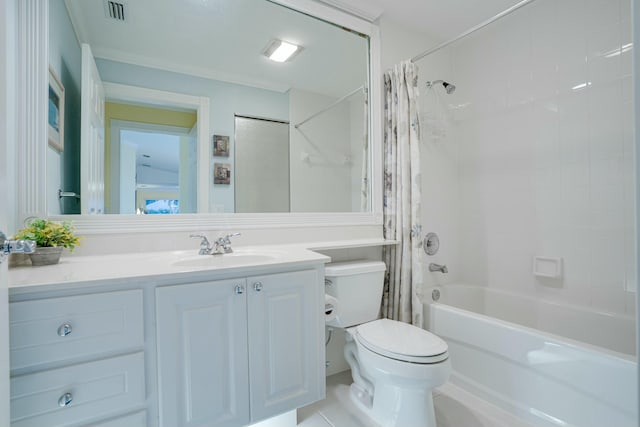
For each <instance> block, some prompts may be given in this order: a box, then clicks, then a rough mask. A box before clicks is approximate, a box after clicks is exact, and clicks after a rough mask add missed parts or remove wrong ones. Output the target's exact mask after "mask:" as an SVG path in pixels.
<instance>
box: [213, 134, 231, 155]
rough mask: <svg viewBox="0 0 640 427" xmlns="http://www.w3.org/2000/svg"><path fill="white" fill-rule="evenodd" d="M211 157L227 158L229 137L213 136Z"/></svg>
mask: <svg viewBox="0 0 640 427" xmlns="http://www.w3.org/2000/svg"><path fill="white" fill-rule="evenodd" d="M213 155H214V156H216V157H229V136H227V135H213Z"/></svg>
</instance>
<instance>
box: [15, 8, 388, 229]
mask: <svg viewBox="0 0 640 427" xmlns="http://www.w3.org/2000/svg"><path fill="white" fill-rule="evenodd" d="M40 19H42V18H40ZM46 19H47V24H48V37H46V38H45V39H44V40H45V41H46V44H47V46H46V48H44V49H41V51H42V52H47V56H48V65H49V67H48V68H49V69H48V70H47V71H48V74H49V81H50V85H49V86H50V87H49V90H48V97H49V101H48V103H47V112H46V114H47V116H48V126H49V132H50V133H51V129H52V128H53V130H54V131H55V132H54V136H55V137H57V138H58V140H57V141H53V140H52V138H51V134H50V135H49V138H48V139H49V143H48V144H47V149H46V160H45V161H46V179H44V181H45V187H46V188H44V189H40V194H42V193H44V194H45V195H46V197H45V199H46V208H45V209H46V213H47V215H49V216H53V217H60V216H65V217H66V216H67V215H71V216H73V219H74V220H76V221H78V220H80V222H81V223H83V224H84V223H90V222H91V220H92V218H95V219H96V220H97V221H100V224H106V222H105V221H109V220H108V219H105V218H111V219H112V220H113V221H116V222H117V221H120V222H122V221H123V220H122V219H121V218H118V217H121V216H127V217H128V218H129V220H131V221H139V220H133V219H131V216H133V215H136V216H140V217H143V216H145V217H151V216H153V217H154V219H153V222H154V223H159V221H169V222H170V221H172V218H175V217H176V214H198V216H202V217H208V218H212V217H215V216H216V215H213V214H227V215H220V216H222V217H225V221H227V222H228V221H229V220H230V219H232V218H233V217H234V216H236V214H243V215H244V216H245V217H247V216H251V215H253V216H255V217H259V215H257V214H265V213H268V214H270V215H269V218H270V221H273V219H274V218H280V219H281V221H282V222H287V221H289V220H290V219H291V218H294V217H296V214H302V216H303V217H304V214H307V215H311V214H318V218H321V217H322V215H323V214H326V215H324V217H326V218H331V217H332V216H337V217H340V218H342V219H341V221H343V220H344V217H345V215H351V218H353V219H354V220H356V222H357V221H361V220H364V221H365V222H368V223H372V222H373V223H375V222H378V221H379V218H378V217H379V215H377V213H376V211H379V207H378V205H379V197H378V196H377V193H379V188H376V187H379V183H377V181H378V179H377V175H379V174H378V173H377V172H376V170H379V168H380V160H379V150H380V146H379V141H378V139H379V138H378V136H377V135H376V134H377V133H378V132H379V131H378V128H379V126H378V123H377V122H378V120H379V119H378V115H379V113H378V112H379V101H378V96H377V95H378V94H377V92H378V91H379V87H378V86H377V83H376V82H377V80H378V79H377V78H376V77H375V76H374V74H377V73H378V69H377V64H376V63H377V61H378V34H377V28H376V27H375V26H374V25H373V24H369V23H367V22H365V21H362V20H359V19H357V18H354V17H351V16H349V15H345V14H342V13H340V12H337V11H335V10H334V9H331V8H329V7H327V6H324V5H321V4H320V3H318V2H314V1H309V0H282V1H276V2H274V1H269V0H136V1H117V0H49V2H48V10H47V18H46ZM34 24H37V22H35V23H34ZM28 25H29V24H28V23H27V26H28ZM291 45H294V47H292V46H291ZM296 46H297V47H296ZM278 47H281V48H283V49H285V50H286V49H287V48H288V49H289V50H293V51H294V52H293V54H292V55H291V56H290V57H289V58H288V59H285V60H282V58H277V56H278V55H280V53H279V52H280V50H282V49H280V50H278V51H277V52H276V53H275V54H274V51H275V50H276V49H277V48H278ZM51 82H55V83H51ZM57 87H62V88H63V90H64V92H63V95H62V96H63V97H64V102H59V100H58V98H57V97H59V94H57V93H55V91H54V90H52V89H56V88H57ZM56 101H57V102H56ZM56 132H57V133H56ZM40 182H42V180H41V181H40ZM230 214H233V215H230ZM274 215H275V216H274ZM178 216H180V217H182V218H183V219H182V220H180V221H182V223H184V221H185V218H192V215H185V216H183V215H178ZM298 216H300V215H298ZM97 217H101V218H100V219H99V220H98V219H97ZM160 218H163V219H160ZM87 221H88V222H87ZM142 221H144V220H142ZM302 222H304V221H303V220H302ZM343 222H344V221H343Z"/></svg>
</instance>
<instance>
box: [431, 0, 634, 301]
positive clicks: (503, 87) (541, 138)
mask: <svg viewBox="0 0 640 427" xmlns="http://www.w3.org/2000/svg"><path fill="white" fill-rule="evenodd" d="M631 43H632V42H631V5H630V1H629V0H623V1H620V0H562V1H556V0H537V1H536V2H535V3H533V4H531V5H529V6H527V7H525V8H523V9H521V10H519V11H517V12H515V13H514V14H512V15H510V16H508V17H506V18H504V19H502V20H500V21H498V22H496V23H494V24H492V25H491V26H489V27H487V28H485V29H483V30H481V31H479V32H478V33H476V34H474V35H472V36H470V37H468V38H466V39H464V40H462V41H460V42H458V43H456V44H454V45H452V47H451V48H449V49H448V50H447V51H445V52H441V53H439V54H438V55H434V56H432V57H430V58H427V59H425V60H423V61H421V62H420V63H419V66H420V70H421V71H420V77H421V85H424V83H425V82H426V81H427V80H434V79H444V80H448V81H450V82H451V83H453V84H455V85H456V86H457V90H456V91H455V93H453V94H451V95H446V94H445V93H444V90H442V87H440V88H436V92H434V91H430V90H425V88H424V87H423V86H421V88H420V90H421V101H420V102H421V108H422V110H423V113H422V116H423V134H424V136H425V137H424V141H423V147H422V148H423V149H422V152H423V155H422V157H423V170H424V182H423V187H424V194H423V209H424V217H425V221H424V223H425V224H424V225H425V231H430V230H431V229H434V228H435V229H436V231H438V230H440V231H442V233H441V234H442V235H441V240H443V242H442V243H443V250H444V251H445V253H444V254H441V255H440V257H441V258H439V259H437V260H436V262H441V263H446V264H448V265H449V266H450V268H449V270H450V274H449V276H448V277H447V278H445V277H442V276H438V275H437V274H431V273H426V274H427V277H426V282H427V285H434V284H442V283H445V282H447V281H449V282H452V281H453V282H461V283H467V284H477V285H482V286H490V287H495V288H500V289H505V290H508V291H515V292H521V293H526V294H530V295H537V296H539V297H541V298H545V299H550V300H555V301H559V302H563V303H569V304H576V305H587V306H592V307H593V308H594V309H597V310H604V311H610V312H616V313H628V314H633V313H635V305H634V301H635V295H634V292H635V290H636V272H635V267H634V265H635V263H634V259H635V252H634V245H635V241H634V236H635V232H634V218H635V211H634V203H635V202H634V191H635V188H634V185H635V184H634V179H635V178H634V176H635V171H634V151H633V150H634V145H633V116H634V113H633V106H632V67H631V61H632V60H631V57H632V45H631ZM445 248H447V249H445ZM447 250H448V252H447ZM534 256H547V257H557V258H561V259H562V263H563V272H562V277H561V278H559V279H548V278H540V277H536V276H535V275H534V274H533V257H534ZM429 261H433V260H427V262H429Z"/></svg>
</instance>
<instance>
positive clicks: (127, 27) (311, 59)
mask: <svg viewBox="0 0 640 427" xmlns="http://www.w3.org/2000/svg"><path fill="white" fill-rule="evenodd" d="M120 1H121V2H122V3H125V4H126V7H127V8H128V10H127V21H126V22H118V21H114V20H113V19H109V18H107V17H106V15H105V6H104V1H103V0H65V4H66V5H67V9H68V10H69V15H70V16H71V20H72V22H73V25H74V28H75V30H76V34H77V35H78V38H79V39H80V41H81V42H85V43H88V44H90V45H91V48H92V51H93V53H94V55H95V56H96V57H100V58H106V59H112V60H117V61H121V62H129V63H134V64H139V65H146V66H151V67H155V68H162V69H168V70H171V71H177V72H183V73H186V74H191V75H197V76H201V77H208V78H212V79H216V80H223V81H230V82H238V83H245V84H250V85H253V86H258V87H264V88H269V89H274V90H280V91H283V92H284V91H286V90H288V89H289V88H291V87H295V88H299V89H304V90H309V91H313V92H317V93H321V94H326V95H333V96H336V97H339V96H342V95H344V94H346V93H349V92H351V91H353V90H354V89H356V88H357V87H359V86H361V85H363V84H364V83H365V81H366V77H367V70H368V69H367V65H366V64H367V46H368V43H367V41H366V40H365V39H364V38H362V37H360V36H359V35H356V34H353V33H351V32H347V31H344V30H343V29H341V28H339V27H337V26H334V25H330V24H327V23H326V22H324V21H320V20H318V19H315V18H311V17H309V16H307V15H304V14H301V13H298V12H294V11H292V10H290V9H287V8H285V7H282V6H279V5H276V4H274V3H271V2H269V1H265V0H135V1H133V0H120ZM274 38H277V39H281V40H286V41H289V42H293V43H296V44H299V45H302V46H303V47H304V50H303V51H302V52H301V53H300V54H298V55H296V57H295V58H294V59H292V60H291V61H290V62H285V63H276V62H273V61H270V60H269V59H267V58H266V57H265V56H263V55H262V51H263V50H264V48H265V47H266V46H267V44H268V43H269V42H270V41H271V40H272V39H274Z"/></svg>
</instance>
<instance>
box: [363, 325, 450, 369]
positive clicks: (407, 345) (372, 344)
mask: <svg viewBox="0 0 640 427" xmlns="http://www.w3.org/2000/svg"><path fill="white" fill-rule="evenodd" d="M356 331H357V335H358V338H359V341H360V343H361V344H362V345H364V346H365V347H367V348H368V349H369V350H371V351H373V352H375V353H378V354H381V355H383V356H387V357H390V358H393V359H398V360H405V361H410V362H415V363H436V362H438V361H441V360H444V359H446V358H447V357H448V356H447V355H446V354H445V353H446V352H447V349H448V346H447V343H446V342H444V340H442V339H441V338H440V337H438V336H436V335H434V334H432V333H431V332H428V331H425V330H424V329H421V328H418V327H417V326H413V325H409V324H407V323H402V322H398V321H395V320H389V319H379V320H375V321H373V322H368V323H364V324H362V325H360V326H358V327H357V328H356ZM434 356H439V357H434Z"/></svg>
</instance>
